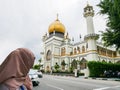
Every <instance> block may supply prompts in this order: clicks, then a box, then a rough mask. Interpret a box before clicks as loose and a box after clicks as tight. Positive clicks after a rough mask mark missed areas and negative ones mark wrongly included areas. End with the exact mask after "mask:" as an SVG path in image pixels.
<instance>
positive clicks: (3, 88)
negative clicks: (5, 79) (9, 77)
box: [0, 84, 9, 90]
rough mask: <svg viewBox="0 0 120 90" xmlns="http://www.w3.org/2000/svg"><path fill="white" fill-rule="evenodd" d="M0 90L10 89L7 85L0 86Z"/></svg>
mask: <svg viewBox="0 0 120 90" xmlns="http://www.w3.org/2000/svg"><path fill="white" fill-rule="evenodd" d="M0 90H9V89H8V87H7V86H6V85H4V84H0Z"/></svg>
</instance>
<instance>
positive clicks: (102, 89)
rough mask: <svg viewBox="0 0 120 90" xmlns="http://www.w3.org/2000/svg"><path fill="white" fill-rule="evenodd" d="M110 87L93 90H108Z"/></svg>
mask: <svg viewBox="0 0 120 90" xmlns="http://www.w3.org/2000/svg"><path fill="white" fill-rule="evenodd" d="M108 88H110V87H104V88H97V89H93V90H104V89H108Z"/></svg>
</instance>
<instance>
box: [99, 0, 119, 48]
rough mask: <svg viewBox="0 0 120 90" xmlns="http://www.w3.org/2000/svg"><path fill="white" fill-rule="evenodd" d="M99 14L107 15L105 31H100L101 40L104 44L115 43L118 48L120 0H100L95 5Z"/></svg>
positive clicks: (110, 44)
mask: <svg viewBox="0 0 120 90" xmlns="http://www.w3.org/2000/svg"><path fill="white" fill-rule="evenodd" d="M97 6H98V7H100V9H101V10H100V14H103V15H104V14H106V15H107V27H108V28H106V31H104V32H102V40H103V41H104V45H105V46H112V45H115V47H116V50H118V49H120V40H119V39H120V0H101V1H100V3H99V4H98V5H97Z"/></svg>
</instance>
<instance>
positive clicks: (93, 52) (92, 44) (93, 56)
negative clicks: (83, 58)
mask: <svg viewBox="0 0 120 90" xmlns="http://www.w3.org/2000/svg"><path fill="white" fill-rule="evenodd" d="M93 16H94V10H93V7H92V6H90V5H89V4H87V6H86V7H85V8H84V17H85V18H86V23H87V35H86V36H85V37H84V39H85V40H86V42H87V43H86V45H87V46H88V48H87V52H88V55H87V60H88V61H92V60H98V55H97V46H96V40H97V39H98V35H97V34H95V32H94V25H93Z"/></svg>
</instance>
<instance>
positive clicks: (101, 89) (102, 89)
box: [93, 86, 120, 90]
mask: <svg viewBox="0 0 120 90" xmlns="http://www.w3.org/2000/svg"><path fill="white" fill-rule="evenodd" d="M118 87H120V86H113V87H103V88H97V89H93V90H105V89H108V88H118Z"/></svg>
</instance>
